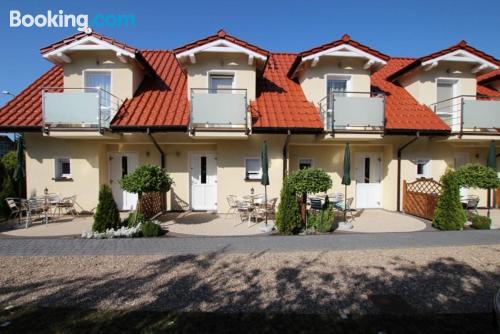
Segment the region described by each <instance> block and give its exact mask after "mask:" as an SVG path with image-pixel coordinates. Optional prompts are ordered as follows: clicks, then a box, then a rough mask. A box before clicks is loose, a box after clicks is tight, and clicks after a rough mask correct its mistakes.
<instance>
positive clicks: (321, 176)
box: [288, 168, 332, 224]
mask: <svg viewBox="0 0 500 334" xmlns="http://www.w3.org/2000/svg"><path fill="white" fill-rule="evenodd" d="M288 182H290V186H291V187H292V191H293V192H294V193H295V194H301V197H300V206H301V210H300V213H301V221H302V224H305V221H306V202H307V194H316V193H319V192H326V191H328V189H330V188H331V187H332V179H331V178H330V176H329V175H328V174H327V173H326V172H325V171H324V170H322V169H319V168H306V169H302V170H299V171H296V172H293V173H292V174H291V175H290V176H289V178H288Z"/></svg>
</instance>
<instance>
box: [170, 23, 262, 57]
mask: <svg viewBox="0 0 500 334" xmlns="http://www.w3.org/2000/svg"><path fill="white" fill-rule="evenodd" d="M219 39H225V40H226V41H229V42H232V43H234V44H236V45H239V46H241V47H244V48H246V49H249V50H252V51H253V52H256V53H259V54H261V55H264V56H268V55H269V51H267V50H264V49H262V48H259V47H258V46H255V45H253V44H250V43H248V42H245V41H243V40H241V39H239V38H236V37H234V36H231V35H228V34H227V33H226V32H225V31H224V30H222V29H221V30H219V31H218V32H217V33H216V34H215V35H211V36H208V37H205V38H202V39H200V40H197V41H195V42H192V43H189V44H186V45H184V46H181V47H178V48H176V49H174V53H181V52H184V51H187V50H191V49H194V48H197V47H199V46H202V45H204V44H207V43H210V42H213V41H216V40H219Z"/></svg>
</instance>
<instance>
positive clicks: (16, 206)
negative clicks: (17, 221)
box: [5, 197, 21, 219]
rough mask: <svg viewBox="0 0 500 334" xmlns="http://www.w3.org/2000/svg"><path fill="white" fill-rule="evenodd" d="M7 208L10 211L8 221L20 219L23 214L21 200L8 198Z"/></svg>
mask: <svg viewBox="0 0 500 334" xmlns="http://www.w3.org/2000/svg"><path fill="white" fill-rule="evenodd" d="M5 202H7V206H8V207H9V209H10V215H9V218H8V219H13V218H19V215H20V214H21V207H20V201H19V198H13V197H8V198H6V199H5Z"/></svg>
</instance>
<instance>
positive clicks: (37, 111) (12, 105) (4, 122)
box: [0, 66, 63, 130]
mask: <svg viewBox="0 0 500 334" xmlns="http://www.w3.org/2000/svg"><path fill="white" fill-rule="evenodd" d="M62 85H63V70H62V67H60V66H54V67H52V68H51V69H50V70H49V71H47V72H46V73H44V74H43V75H42V76H40V77H39V78H38V79H36V80H35V81H34V82H33V83H32V84H31V85H29V86H28V87H26V88H25V89H24V90H23V91H22V92H20V93H19V94H17V95H16V97H15V98H13V99H12V100H10V101H9V103H7V104H6V105H5V106H3V107H2V108H0V129H4V130H9V129H10V128H12V127H23V128H34V129H39V128H40V127H41V126H42V88H43V87H59V86H62Z"/></svg>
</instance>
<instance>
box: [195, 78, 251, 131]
mask: <svg viewBox="0 0 500 334" xmlns="http://www.w3.org/2000/svg"><path fill="white" fill-rule="evenodd" d="M247 117H248V110H247V91H246V89H220V88H219V89H204V88H192V89H191V115H190V128H191V129H195V128H219V129H220V128H224V129H227V128H231V129H239V128H242V129H245V130H246V129H247V123H248V118H247Z"/></svg>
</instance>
